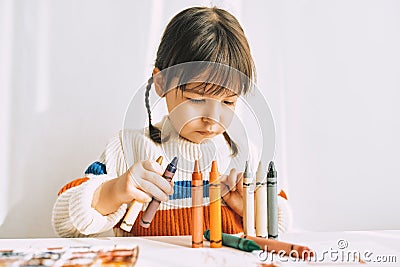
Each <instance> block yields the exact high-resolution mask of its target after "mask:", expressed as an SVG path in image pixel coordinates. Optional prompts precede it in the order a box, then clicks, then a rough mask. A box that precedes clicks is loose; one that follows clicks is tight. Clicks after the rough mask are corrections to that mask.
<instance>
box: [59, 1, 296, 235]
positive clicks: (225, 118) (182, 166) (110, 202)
mask: <svg viewBox="0 0 400 267" xmlns="http://www.w3.org/2000/svg"><path fill="white" fill-rule="evenodd" d="M199 61H202V62H210V63H216V64H217V66H219V65H218V64H220V65H223V66H229V67H230V68H232V69H233V70H237V71H238V72H240V73H242V74H243V75H245V77H247V78H248V80H249V81H252V80H253V79H254V75H255V70H254V64H253V60H252V57H251V54H250V49H249V45H248V42H247V39H246V37H245V35H244V32H243V30H242V28H241V26H240V25H239V23H238V21H237V20H236V18H235V17H234V16H233V15H231V14H230V13H228V12H227V11H225V10H222V9H219V8H216V7H213V8H208V7H193V8H188V9H186V10H183V11H181V12H180V13H179V14H177V15H176V16H175V17H174V18H172V20H171V21H170V23H169V24H168V25H167V27H166V29H165V31H164V34H163V37H162V40H161V43H160V45H159V48H158V51H157V58H156V61H155V67H154V70H153V75H152V77H151V78H150V79H149V81H148V85H147V87H146V93H145V106H146V109H147V113H148V119H149V127H147V128H145V129H142V130H124V131H121V132H120V133H119V134H118V135H116V136H115V137H114V138H112V139H111V140H110V142H109V143H108V145H107V146H106V148H105V151H104V152H103V154H102V155H101V157H100V159H99V160H98V161H96V162H95V163H93V164H92V165H90V166H89V168H88V169H87V170H86V172H85V176H84V177H83V178H79V179H77V180H75V181H73V182H71V183H69V184H67V185H66V186H64V187H63V188H62V189H61V190H60V192H59V196H58V199H57V201H56V203H55V205H54V208H53V216H52V223H53V227H54V229H55V231H56V232H57V234H58V235H60V236H62V237H82V236H95V235H98V234H100V233H103V232H106V231H108V230H110V229H114V234H115V235H116V236H143V235H190V234H191V229H190V225H191V209H190V207H191V195H190V184H191V172H192V171H193V164H194V161H195V160H196V159H198V160H199V163H200V167H201V168H202V173H203V178H204V185H205V188H207V186H208V173H209V171H210V166H211V162H212V161H213V160H216V161H217V163H218V166H219V170H220V172H221V173H227V175H224V176H222V178H221V182H222V184H223V185H224V186H222V187H221V188H222V193H221V194H222V196H223V197H222V207H221V214H222V231H223V232H224V233H231V234H234V233H239V232H242V231H243V224H242V208H243V207H242V206H243V205H242V203H243V202H242V196H243V188H242V178H241V177H242V175H241V172H239V171H238V170H240V171H243V168H244V165H245V162H244V161H243V160H242V159H243V158H244V157H243V151H245V150H246V149H248V150H249V152H248V154H247V155H245V158H244V160H246V159H250V160H251V157H252V155H254V154H255V153H256V152H255V151H253V150H254V149H253V148H252V147H249V148H246V149H244V148H243V147H240V146H239V145H238V143H236V142H235V141H234V140H233V139H232V138H231V136H230V135H229V134H228V133H227V131H226V128H227V127H228V126H229V124H230V122H231V120H232V117H233V116H234V110H235V105H236V103H237V100H238V97H239V96H240V95H241V94H246V93H247V92H248V91H249V90H250V88H251V86H250V83H249V82H245V81H242V83H241V84H240V86H238V87H237V88H236V89H234V90H230V89H228V88H227V86H221V84H220V85H216V83H210V82H204V80H203V82H201V81H199V79H198V80H193V81H192V82H188V81H186V82H185V83H183V84H182V83H176V86H172V87H171V84H173V83H168V82H165V79H163V78H165V77H166V76H168V75H166V74H167V73H166V72H165V71H166V70H168V69H170V68H171V67H173V66H177V65H179V64H181V63H188V62H189V63H190V62H199ZM214 71H217V73H220V72H218V70H216V69H214ZM211 72H212V71H211ZM211 72H210V71H209V72H208V74H207V75H208V76H212V75H213V74H214V73H215V72H212V73H211ZM210 74H211V75H210ZM207 75H206V76H207ZM192 78H193V77H192ZM189 80H190V79H189ZM200 80H201V79H200ZM153 84H154V88H155V91H156V93H157V94H158V95H159V96H160V97H164V98H165V100H166V104H167V109H168V113H169V114H168V116H166V117H164V119H163V120H162V121H161V122H160V123H158V124H154V125H153V123H152V120H151V109H150V103H149V92H150V90H151V88H152V86H153ZM167 85H168V86H167ZM128 154H129V158H130V159H131V160H127V155H128ZM241 155H242V157H241ZM159 156H163V157H164V162H163V164H162V166H160V165H159V164H157V163H156V162H155V159H157V158H158V157H159ZM174 156H178V158H179V163H178V170H177V172H176V174H175V176H174V178H173V181H172V182H171V183H169V182H167V180H166V179H164V178H163V177H162V176H161V174H162V173H163V170H164V169H165V167H166V165H167V164H168V163H169V161H170V160H171V159H172V158H173V157H174ZM128 161H129V162H128ZM255 164H257V163H255ZM232 166H233V167H235V168H231V167H232ZM204 192H205V193H204V203H206V204H205V205H204V211H205V212H204V214H205V217H204V229H206V228H209V217H208V214H209V212H208V209H209V205H208V203H207V201H209V196H208V190H204ZM152 197H154V198H156V199H158V200H161V201H162V202H161V205H160V207H159V210H158V211H157V213H156V215H155V217H154V219H153V221H152V223H151V225H150V227H149V228H143V227H141V226H140V224H139V222H140V219H141V216H142V214H143V212H140V214H139V217H138V218H137V220H136V222H135V224H134V226H133V228H132V230H131V231H130V232H125V231H123V230H121V229H120V228H119V225H120V223H121V220H122V219H123V217H124V215H125V213H126V211H127V208H128V207H129V203H131V202H132V201H133V200H137V201H141V202H145V203H148V202H149V201H151V199H152ZM286 205H287V204H286V200H285V199H283V198H279V216H278V217H279V230H280V232H283V231H285V230H286V229H287V227H288V226H289V221H290V220H289V212H288V208H287V206H286ZM146 206H147V205H146V204H145V205H143V210H145V208H146Z"/></svg>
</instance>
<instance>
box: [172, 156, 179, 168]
mask: <svg viewBox="0 0 400 267" xmlns="http://www.w3.org/2000/svg"><path fill="white" fill-rule="evenodd" d="M171 165H173V166H175V167H176V166H177V165H178V157H174V158H173V159H172V161H171Z"/></svg>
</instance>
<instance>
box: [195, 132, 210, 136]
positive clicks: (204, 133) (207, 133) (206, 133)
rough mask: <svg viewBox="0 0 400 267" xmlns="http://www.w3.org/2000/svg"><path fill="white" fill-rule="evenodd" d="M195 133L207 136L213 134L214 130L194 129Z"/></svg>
mask: <svg viewBox="0 0 400 267" xmlns="http://www.w3.org/2000/svg"><path fill="white" fill-rule="evenodd" d="M196 132H197V133H199V134H201V135H205V136H209V135H213V134H214V132H212V131H196Z"/></svg>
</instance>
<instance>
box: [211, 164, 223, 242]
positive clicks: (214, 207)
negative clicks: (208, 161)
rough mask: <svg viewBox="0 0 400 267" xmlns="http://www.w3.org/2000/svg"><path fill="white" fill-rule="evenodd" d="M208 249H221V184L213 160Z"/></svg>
mask: <svg viewBox="0 0 400 267" xmlns="http://www.w3.org/2000/svg"><path fill="white" fill-rule="evenodd" d="M210 247H212V248H220V247H222V222H221V184H220V181H219V172H218V167H217V162H216V161H215V160H214V161H213V162H212V165H211V171H210Z"/></svg>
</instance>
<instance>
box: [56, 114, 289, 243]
mask: <svg viewBox="0 0 400 267" xmlns="http://www.w3.org/2000/svg"><path fill="white" fill-rule="evenodd" d="M161 123H162V124H160V125H159V127H161V125H164V126H163V128H162V129H163V137H164V136H169V139H168V141H165V142H163V143H162V144H157V143H155V142H153V141H152V140H151V139H150V137H149V135H148V129H142V130H124V131H121V132H120V133H119V134H118V135H116V136H115V137H113V138H112V139H111V140H110V142H109V143H108V144H107V146H106V148H105V150H104V152H103V153H102V155H101V157H100V159H99V160H98V161H99V162H101V163H103V164H105V165H106V168H107V174H102V175H94V174H87V175H86V177H88V178H90V179H89V180H88V181H87V182H85V183H83V184H81V185H79V186H76V187H73V188H70V189H68V190H67V191H65V192H64V193H62V194H61V195H60V196H59V197H58V198H57V200H56V203H55V205H54V207H53V215H52V223H53V227H54V230H55V232H56V233H57V234H58V235H59V236H62V237H83V236H96V235H99V234H101V233H103V232H106V231H109V230H110V229H112V228H113V226H114V225H115V224H117V223H118V222H119V221H120V220H121V218H122V217H123V216H124V214H125V212H126V209H127V205H126V204H123V205H121V207H120V208H119V209H118V210H117V211H115V212H114V213H112V214H109V215H107V216H104V215H102V214H100V213H99V212H97V211H96V210H95V209H93V208H92V207H91V203H92V198H93V194H94V192H95V190H96V189H97V188H98V187H99V186H100V185H101V184H102V183H104V182H105V181H107V180H110V179H113V178H116V177H118V176H120V175H122V174H123V173H124V172H126V170H127V169H128V168H129V167H130V166H131V165H132V164H133V163H134V162H137V161H140V160H148V159H153V160H155V159H156V158H158V157H159V156H163V157H164V160H163V164H162V166H163V168H164V169H165V168H166V166H167V164H168V163H169V162H170V161H171V160H172V158H173V157H174V156H178V158H179V162H178V170H177V172H176V174H175V176H174V178H173V181H174V194H173V195H172V196H170V199H169V201H167V202H162V203H161V205H160V207H159V209H162V210H165V209H171V208H174V207H190V206H191V198H190V197H188V195H189V194H188V187H187V186H183V185H185V184H186V185H187V184H188V183H190V181H191V174H192V172H193V166H194V160H196V159H198V160H199V163H200V167H201V171H202V173H203V179H204V180H205V181H208V174H209V171H210V168H211V162H212V161H213V160H216V161H217V163H218V169H219V172H220V173H221V174H228V173H229V171H230V170H231V169H232V168H236V169H237V170H239V171H243V169H244V165H245V161H246V160H247V159H249V162H250V163H251V166H252V169H253V170H254V171H253V173H255V170H256V168H257V165H258V158H257V156H256V155H258V153H257V152H256V150H255V147H254V146H250V150H248V149H246V148H244V147H243V146H240V145H239V153H238V155H237V156H235V157H233V158H232V156H231V150H230V148H229V146H228V144H227V142H226V141H225V139H224V137H223V136H222V135H219V136H216V137H214V138H213V139H210V140H207V141H205V142H203V143H201V144H195V143H192V142H190V141H187V140H186V139H183V138H181V137H180V136H179V135H178V134H177V133H176V132H175V131H174V130H173V128H172V127H171V126H170V124H169V120H168V118H164V120H163V121H162V122H161ZM189 190H190V188H189ZM208 200H209V199H208V196H205V198H204V201H205V202H208ZM222 205H225V204H224V203H222ZM146 206H147V205H146V204H145V205H144V207H143V209H145V208H146ZM278 210H279V211H278V218H279V232H285V231H286V230H287V229H288V228H289V226H290V224H291V216H290V209H289V207H288V205H287V201H286V200H285V199H283V198H280V197H279V198H278Z"/></svg>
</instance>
